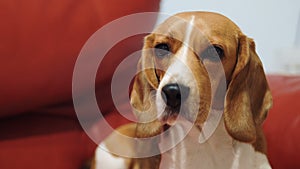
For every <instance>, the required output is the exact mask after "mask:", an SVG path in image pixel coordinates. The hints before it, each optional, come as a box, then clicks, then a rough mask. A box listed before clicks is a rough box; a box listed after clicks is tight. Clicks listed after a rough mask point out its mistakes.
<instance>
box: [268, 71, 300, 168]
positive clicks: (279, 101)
mask: <svg viewBox="0 0 300 169" xmlns="http://www.w3.org/2000/svg"><path fill="white" fill-rule="evenodd" d="M268 80H269V84H270V88H271V91H272V94H273V100H274V104H273V108H272V109H271V111H270V112H269V115H268V117H267V119H266V121H265V123H264V130H265V135H266V139H267V143H268V155H269V158H270V162H271V164H272V166H273V168H274V169H287V168H300V160H299V159H300V153H299V152H300V144H299V143H300V134H299V130H300V104H299V98H300V76H295V77H291V76H272V75H270V76H268Z"/></svg>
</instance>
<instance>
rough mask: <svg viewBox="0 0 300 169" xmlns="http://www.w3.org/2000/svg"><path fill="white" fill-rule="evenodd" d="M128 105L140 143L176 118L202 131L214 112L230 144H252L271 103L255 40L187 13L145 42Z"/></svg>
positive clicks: (211, 18)
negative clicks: (232, 140) (221, 113)
mask: <svg viewBox="0 0 300 169" xmlns="http://www.w3.org/2000/svg"><path fill="white" fill-rule="evenodd" d="M131 104H132V106H133V108H134V110H135V113H136V116H137V117H138V119H139V120H140V121H141V125H140V128H139V129H138V130H140V131H141V132H140V133H138V135H139V134H140V137H150V136H153V135H156V134H158V133H160V132H161V130H162V126H163V125H165V124H170V125H172V123H174V119H176V117H177V116H178V114H179V112H181V113H180V116H182V117H184V118H185V119H187V120H189V121H192V122H194V124H195V125H197V126H202V125H203V123H204V122H205V120H206V119H207V117H208V113H209V112H210V110H211V109H217V110H223V111H224V122H225V126H226V129H227V131H228V133H229V134H230V135H231V136H232V137H233V138H235V139H236V140H240V141H244V142H253V141H255V139H256V135H257V128H259V127H260V126H261V124H262V122H263V121H264V119H265V117H266V114H267V111H268V110H269V108H270V107H271V105H272V97H271V94H270V90H269V87H268V84H267V81H266V77H265V74H264V70H263V67H262V63H261V61H260V59H259V57H258V56H257V54H256V52H255V44H254V42H253V40H252V39H250V38H248V37H246V36H245V35H244V34H243V33H242V32H241V31H240V29H239V28H238V27H237V26H236V25H235V24H234V23H233V22H232V21H230V20H229V19H228V18H226V17H224V16H222V15H220V14H216V13H209V12H187V13H180V14H177V15H175V16H172V17H170V18H169V19H167V20H166V21H165V22H163V23H162V24H161V25H159V26H158V27H157V28H156V29H155V30H154V31H153V33H151V34H150V35H148V36H147V37H145V42H144V48H143V54H142V57H141V59H140V61H139V65H138V74H137V76H136V78H135V81H134V84H133V89H132V92H131ZM149 125H150V126H149Z"/></svg>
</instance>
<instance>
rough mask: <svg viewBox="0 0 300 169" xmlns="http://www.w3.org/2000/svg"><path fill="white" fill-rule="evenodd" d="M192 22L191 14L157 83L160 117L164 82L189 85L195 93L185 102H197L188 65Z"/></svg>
mask: <svg viewBox="0 0 300 169" xmlns="http://www.w3.org/2000/svg"><path fill="white" fill-rule="evenodd" d="M194 22H195V16H194V15H192V16H191V19H190V20H189V22H188V23H187V24H186V31H185V36H184V39H183V45H182V46H181V48H180V49H179V50H178V52H177V53H176V54H175V56H174V61H173V63H172V64H171V65H170V66H169V67H168V69H167V70H166V73H165V75H164V77H163V78H162V80H161V82H160V84H159V87H158V90H157V97H156V105H157V112H158V114H157V116H158V117H162V116H161V112H163V111H164V108H165V106H166V105H165V103H164V101H163V99H162V96H161V94H160V93H161V90H162V88H163V87H164V86H165V85H166V84H170V83H177V84H182V85H185V86H187V87H189V88H190V93H191V94H192V95H195V97H192V96H190V97H188V99H187V101H186V103H195V102H197V103H198V99H199V97H197V94H198V91H197V86H196V81H195V78H194V75H193V72H192V71H191V70H190V68H189V66H188V55H189V47H191V46H189V45H190V44H192V42H191V40H192V32H193V28H194ZM187 107H188V109H190V111H197V109H198V108H197V106H190V105H187ZM191 109H193V110H191ZM194 109H195V110H194ZM193 118H194V117H193Z"/></svg>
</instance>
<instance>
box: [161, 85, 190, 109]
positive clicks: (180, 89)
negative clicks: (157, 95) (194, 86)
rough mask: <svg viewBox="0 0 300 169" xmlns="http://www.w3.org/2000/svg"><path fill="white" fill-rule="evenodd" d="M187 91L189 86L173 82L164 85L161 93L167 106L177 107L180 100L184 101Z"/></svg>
mask: <svg viewBox="0 0 300 169" xmlns="http://www.w3.org/2000/svg"><path fill="white" fill-rule="evenodd" d="M189 92H190V88H189V87H186V86H183V85H178V84H176V83H173V84H167V85H165V86H164V87H163V88H162V93H161V95H162V97H163V100H164V101H165V103H166V104H167V106H169V107H171V108H179V107H180V104H181V102H184V101H185V100H186V99H187V97H188V95H189Z"/></svg>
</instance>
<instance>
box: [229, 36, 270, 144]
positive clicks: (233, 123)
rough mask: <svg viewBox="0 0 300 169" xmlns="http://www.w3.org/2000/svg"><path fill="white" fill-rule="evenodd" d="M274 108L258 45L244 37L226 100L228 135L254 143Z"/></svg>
mask: <svg viewBox="0 0 300 169" xmlns="http://www.w3.org/2000/svg"><path fill="white" fill-rule="evenodd" d="M271 106H272V96H271V92H270V89H269V86H268V83H267V80H266V76H265V73H264V70H263V66H262V63H261V61H260V59H259V57H258V55H257V54H256V51H255V43H254V41H253V40H252V39H249V38H247V37H246V36H245V35H241V36H240V38H239V49H238V56H237V64H236V67H235V69H234V72H233V74H232V79H231V82H230V83H229V86H228V89H227V93H226V98H225V109H224V121H225V126H226V129H227V131H228V133H229V134H230V135H231V136H232V137H233V138H235V139H236V140H239V141H243V142H254V141H255V140H256V132H257V131H256V130H257V128H258V127H260V126H261V124H262V122H263V121H264V120H265V118H266V116H267V113H268V110H269V109H270V108H271Z"/></svg>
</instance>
